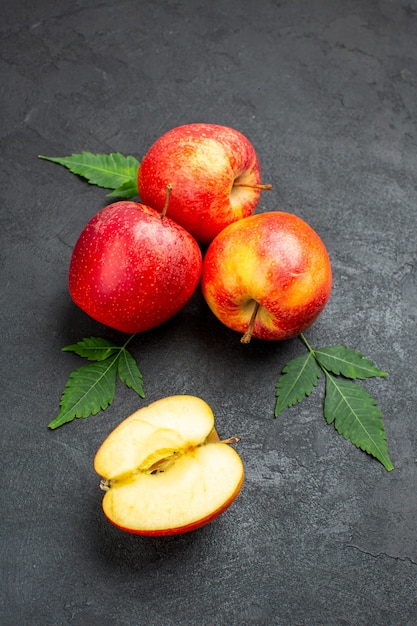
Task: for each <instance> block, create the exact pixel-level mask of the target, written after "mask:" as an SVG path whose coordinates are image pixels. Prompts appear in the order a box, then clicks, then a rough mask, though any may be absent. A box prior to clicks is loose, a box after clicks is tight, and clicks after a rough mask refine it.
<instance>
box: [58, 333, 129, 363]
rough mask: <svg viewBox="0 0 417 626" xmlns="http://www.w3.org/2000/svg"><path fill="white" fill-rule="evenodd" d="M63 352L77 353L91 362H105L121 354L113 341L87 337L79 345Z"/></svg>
mask: <svg viewBox="0 0 417 626" xmlns="http://www.w3.org/2000/svg"><path fill="white" fill-rule="evenodd" d="M62 351H63V352H75V353H76V354H78V356H83V357H85V358H87V359H88V360H89V361H104V360H105V359H107V358H108V357H109V356H110V355H112V354H114V352H116V351H117V352H119V351H120V348H118V347H117V346H116V345H115V344H114V343H113V342H112V341H109V340H108V339H102V338H101V337H86V338H84V339H82V340H81V341H78V342H77V343H73V344H71V345H70V346H65V348H62Z"/></svg>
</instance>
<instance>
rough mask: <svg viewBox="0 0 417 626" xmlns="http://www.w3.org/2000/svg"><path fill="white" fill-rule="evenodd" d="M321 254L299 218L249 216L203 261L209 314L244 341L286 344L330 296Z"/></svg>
mask: <svg viewBox="0 0 417 626" xmlns="http://www.w3.org/2000/svg"><path fill="white" fill-rule="evenodd" d="M331 284H332V272H331V266H330V260H329V256H328V254H327V251H326V248H325V246H324V244H323V242H322V240H321V239H320V237H319V236H318V235H317V233H316V232H315V231H314V230H313V229H312V228H311V227H310V226H309V225H308V224H307V223H306V222H305V221H303V220H302V219H301V218H299V217H297V216H296V215H292V214H290V213H284V212H278V211H277V212H268V213H260V214H257V215H252V216H250V217H247V218H245V219H242V220H240V221H239V222H235V223H234V224H231V225H230V226H227V228H225V229H224V230H223V231H222V232H221V233H220V234H219V235H217V237H216V238H215V239H214V241H213V242H212V243H211V244H210V246H209V248H208V250H207V252H206V255H205V257H204V261H203V272H202V279H201V285H202V291H203V295H204V297H205V299H206V301H207V303H208V305H209V307H210V309H211V310H212V311H213V313H214V314H215V315H216V316H217V317H218V319H219V320H220V321H221V322H223V324H225V325H226V326H228V327H229V328H232V329H233V330H236V331H238V332H240V333H244V335H243V337H242V342H243V343H247V342H248V341H249V340H250V338H251V337H252V336H253V337H258V338H259V339H269V340H275V339H290V338H291V337H295V336H296V335H298V334H300V333H302V332H303V331H305V330H306V328H308V326H310V325H311V324H312V323H313V322H314V320H315V319H316V318H317V317H318V315H319V314H320V313H321V311H322V310H323V308H324V307H325V305H326V303H327V301H328V298H329V296H330V291H331Z"/></svg>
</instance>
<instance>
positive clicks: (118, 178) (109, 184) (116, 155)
mask: <svg viewBox="0 0 417 626" xmlns="http://www.w3.org/2000/svg"><path fill="white" fill-rule="evenodd" d="M39 158H40V159H45V160H46V161H52V163H58V165H63V166H64V167H66V168H67V169H69V170H70V172H72V173H73V174H77V175H78V176H82V177H83V178H86V179H87V181H88V182H89V183H90V184H91V185H97V186H98V187H105V188H106V189H119V188H123V187H124V186H125V185H130V186H132V184H133V183H132V181H136V176H137V172H138V168H139V161H138V160H137V159H136V158H135V157H133V156H124V155H123V154H120V152H112V153H111V154H92V153H91V152H81V153H79V154H72V155H71V156H66V157H47V156H43V155H39ZM135 185H136V182H135ZM136 193H137V186H136ZM136 193H135V194H134V195H136ZM124 197H125V196H124Z"/></svg>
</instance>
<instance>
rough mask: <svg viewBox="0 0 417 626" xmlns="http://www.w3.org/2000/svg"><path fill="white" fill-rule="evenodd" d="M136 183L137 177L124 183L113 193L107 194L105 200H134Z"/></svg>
mask: <svg viewBox="0 0 417 626" xmlns="http://www.w3.org/2000/svg"><path fill="white" fill-rule="evenodd" d="M138 193H139V192H138V182H137V177H136V176H135V178H132V179H131V180H128V181H126V182H125V183H124V184H123V185H122V186H121V187H118V188H117V189H115V190H114V191H112V192H110V193H108V194H107V196H106V197H107V198H124V199H125V200H129V198H134V197H135V196H137V195H138Z"/></svg>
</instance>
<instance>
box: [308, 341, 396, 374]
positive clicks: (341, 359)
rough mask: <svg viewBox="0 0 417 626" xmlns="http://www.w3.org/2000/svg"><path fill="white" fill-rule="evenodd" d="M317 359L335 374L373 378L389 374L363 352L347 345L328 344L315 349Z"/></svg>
mask: <svg viewBox="0 0 417 626" xmlns="http://www.w3.org/2000/svg"><path fill="white" fill-rule="evenodd" d="M314 354H315V356H316V359H317V360H318V362H319V363H320V365H321V366H322V367H324V368H325V369H326V370H328V371H329V372H332V373H333V374H336V375H339V374H341V375H342V376H345V377H346V378H360V379H364V378H372V377H374V376H388V374H387V373H386V372H383V371H382V370H380V369H378V368H377V367H376V366H375V365H374V364H373V363H372V361H369V360H368V359H365V358H364V356H363V354H360V353H359V352H355V351H354V350H351V349H350V348H346V347H345V346H327V347H325V348H320V349H319V350H314Z"/></svg>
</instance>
